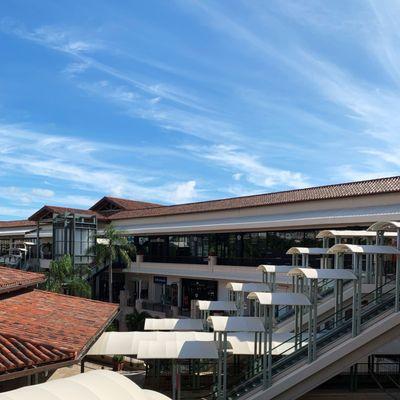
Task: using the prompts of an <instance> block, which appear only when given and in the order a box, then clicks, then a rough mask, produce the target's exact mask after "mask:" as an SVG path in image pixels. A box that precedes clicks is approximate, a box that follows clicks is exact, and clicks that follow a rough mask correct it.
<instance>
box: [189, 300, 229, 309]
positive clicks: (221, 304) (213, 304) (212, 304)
mask: <svg viewBox="0 0 400 400" xmlns="http://www.w3.org/2000/svg"><path fill="white" fill-rule="evenodd" d="M196 304H197V306H198V307H199V310H200V311H237V307H236V304H235V302H233V301H208V300H197V302H196Z"/></svg>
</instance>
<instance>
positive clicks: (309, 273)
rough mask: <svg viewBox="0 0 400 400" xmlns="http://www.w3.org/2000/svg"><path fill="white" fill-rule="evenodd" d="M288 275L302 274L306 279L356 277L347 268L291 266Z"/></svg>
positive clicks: (349, 278)
mask: <svg viewBox="0 0 400 400" xmlns="http://www.w3.org/2000/svg"><path fill="white" fill-rule="evenodd" d="M288 275H289V276H297V275H302V276H305V277H306V278H308V279H345V280H354V279H357V277H356V276H355V275H354V274H353V272H352V271H350V270H348V269H336V268H335V269H316V268H293V269H292V270H291V271H290V272H289V273H288Z"/></svg>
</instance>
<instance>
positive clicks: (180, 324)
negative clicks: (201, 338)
mask: <svg viewBox="0 0 400 400" xmlns="http://www.w3.org/2000/svg"><path fill="white" fill-rule="evenodd" d="M144 330H145V331H202V330H203V321H202V320H201V319H189V318H181V319H179V318H163V319H160V318H146V321H145V323H144Z"/></svg>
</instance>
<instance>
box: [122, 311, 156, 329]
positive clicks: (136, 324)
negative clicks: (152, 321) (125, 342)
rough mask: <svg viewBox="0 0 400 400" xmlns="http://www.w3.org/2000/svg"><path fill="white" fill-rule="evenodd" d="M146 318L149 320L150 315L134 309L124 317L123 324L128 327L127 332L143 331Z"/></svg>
mask: <svg viewBox="0 0 400 400" xmlns="http://www.w3.org/2000/svg"><path fill="white" fill-rule="evenodd" d="M146 318H151V315H150V314H149V313H148V312H146V311H140V312H139V311H138V310H136V308H135V309H134V310H133V313H131V314H128V315H127V316H126V317H125V322H126V325H127V327H128V331H143V330H144V322H145V320H146Z"/></svg>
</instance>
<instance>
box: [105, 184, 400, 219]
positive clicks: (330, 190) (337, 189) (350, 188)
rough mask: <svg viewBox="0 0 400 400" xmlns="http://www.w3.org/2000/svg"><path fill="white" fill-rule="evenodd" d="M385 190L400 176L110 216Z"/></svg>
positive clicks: (394, 187) (393, 188)
mask: <svg viewBox="0 0 400 400" xmlns="http://www.w3.org/2000/svg"><path fill="white" fill-rule="evenodd" d="M381 193H400V176H395V177H389V178H380V179H372V180H367V181H360V182H350V183H341V184H336V185H327V186H318V187H312V188H306V189H298V190H288V191H284V192H275V193H266V194H259V195H253V196H244V197H234V198H228V199H221V200H211V201H204V202H197V203H188V204H180V205H173V206H162V207H154V208H149V209H141V210H132V211H120V212H118V213H116V214H114V215H111V216H110V217H109V219H110V220H118V219H125V218H142V217H156V216H165V215H177V214H189V213H201V212H210V211H222V210H233V209H241V208H245V207H261V206H270V205H277V204H290V203H298V202H304V201H315V200H329V199H340V198H348V197H357V196H366V195H375V194H381Z"/></svg>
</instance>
